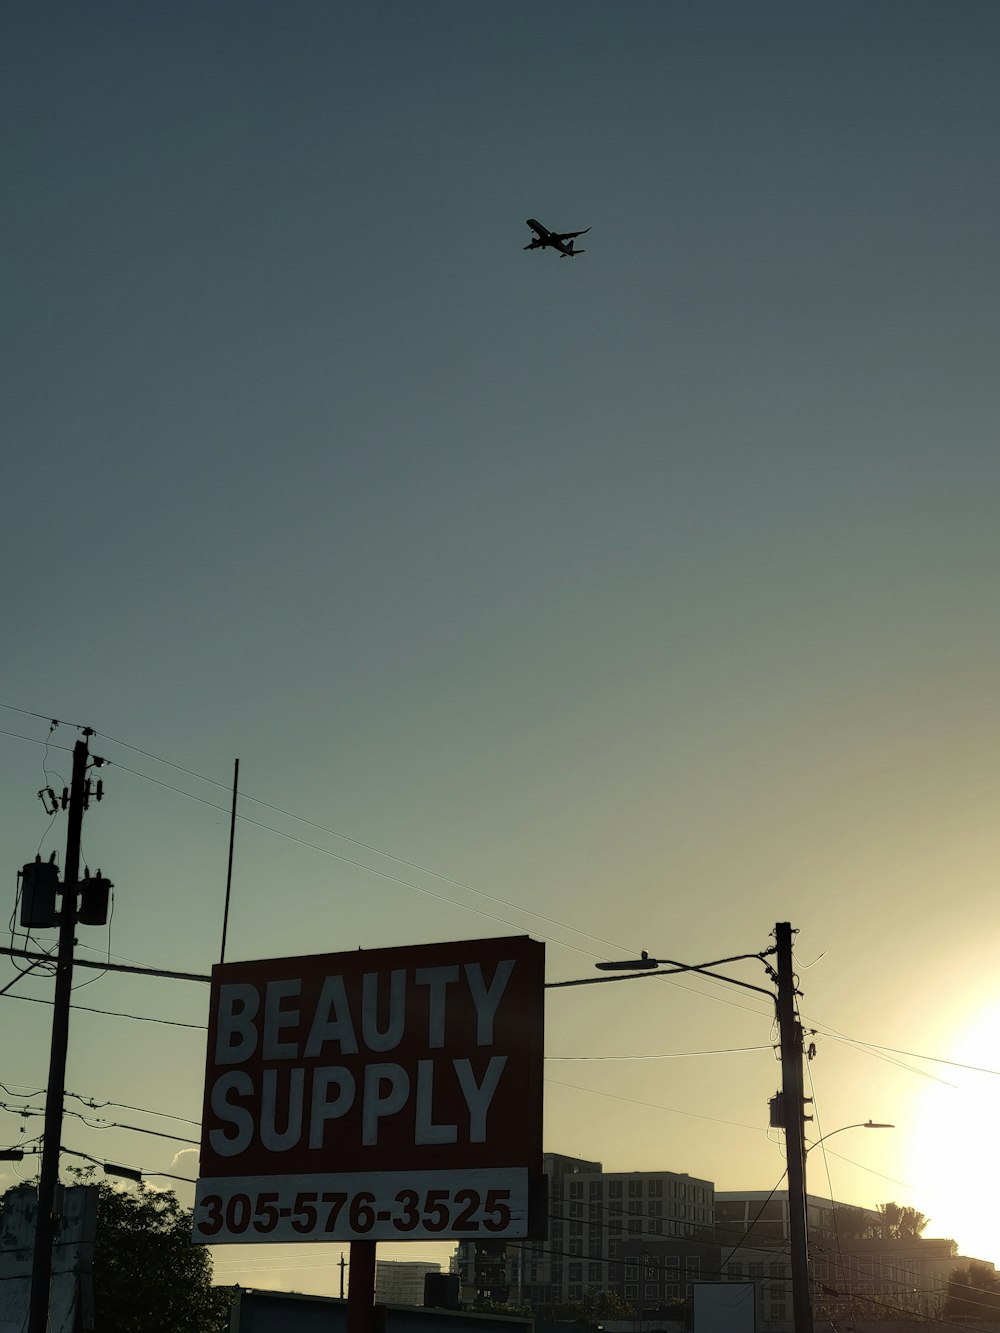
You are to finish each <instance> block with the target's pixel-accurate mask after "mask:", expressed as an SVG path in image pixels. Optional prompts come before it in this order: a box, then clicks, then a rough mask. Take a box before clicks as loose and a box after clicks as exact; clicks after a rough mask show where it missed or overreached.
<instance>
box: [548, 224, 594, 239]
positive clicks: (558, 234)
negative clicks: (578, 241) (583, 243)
mask: <svg viewBox="0 0 1000 1333" xmlns="http://www.w3.org/2000/svg"><path fill="white" fill-rule="evenodd" d="M588 231H590V228H589V227H584V229H583V231H554V232H551V233H550V235H552V236H554V237H555V238H556V240H557V241H571V240H572V239H573V237H574V236H586V234H587V232H588Z"/></svg>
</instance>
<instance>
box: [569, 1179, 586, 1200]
mask: <svg viewBox="0 0 1000 1333" xmlns="http://www.w3.org/2000/svg"><path fill="white" fill-rule="evenodd" d="M569 1197H570V1198H571V1199H582V1198H583V1181H582V1180H571V1181H570V1182H569Z"/></svg>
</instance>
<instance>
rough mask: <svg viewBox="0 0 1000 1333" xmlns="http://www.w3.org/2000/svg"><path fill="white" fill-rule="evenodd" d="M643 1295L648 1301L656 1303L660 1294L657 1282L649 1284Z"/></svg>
mask: <svg viewBox="0 0 1000 1333" xmlns="http://www.w3.org/2000/svg"><path fill="white" fill-rule="evenodd" d="M643 1293H644V1295H645V1298H646V1300H647V1301H655V1300H656V1298H657V1296H659V1294H660V1289H659V1287H658V1286H657V1285H656V1283H655V1282H647V1283H646V1285H645V1287H643Z"/></svg>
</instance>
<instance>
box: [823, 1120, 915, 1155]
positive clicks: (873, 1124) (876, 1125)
mask: <svg viewBox="0 0 1000 1333" xmlns="http://www.w3.org/2000/svg"><path fill="white" fill-rule="evenodd" d="M895 1128H896V1126H895V1125H888V1124H885V1123H884V1122H882V1121H879V1120H862V1121H860V1122H859V1123H858V1124H856V1125H841V1127H840V1128H839V1129H831V1130H830V1132H829V1134H824V1135H823V1136H822V1137H821V1138H818V1139H817V1140H816V1142H815V1143H810V1144H808V1145H807V1147H806V1152H807V1153H808V1152H812V1150H813V1148H818V1147H819V1145H820V1144H821V1143H822V1142H823V1140H824V1139H832V1138H833V1136H834V1134H843V1132H844V1130H845V1129H895Z"/></svg>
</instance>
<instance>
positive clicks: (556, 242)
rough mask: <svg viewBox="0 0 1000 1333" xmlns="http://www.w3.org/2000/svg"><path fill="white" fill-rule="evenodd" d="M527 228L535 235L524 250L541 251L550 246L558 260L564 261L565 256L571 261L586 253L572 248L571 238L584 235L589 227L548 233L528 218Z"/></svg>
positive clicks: (547, 230)
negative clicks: (557, 254)
mask: <svg viewBox="0 0 1000 1333" xmlns="http://www.w3.org/2000/svg"><path fill="white" fill-rule="evenodd" d="M528 226H529V227H530V228H531V230H532V231H533V232H534V233H535V235H534V236H533V237H532V239H531V243H530V245H526V246H525V247H524V248H525V250H542V249H544V248H545V246H547V245H548V246H551V247H552V249H553V250H558V251H559V255H560V258H562V259H565V258H566V257H567V256H568V257H569V258H570V259H573V258H574V257H575V256H576V255H582V254H585V253H586V251H584V250H575V249H574V248H573V238H574V236H584V235H586V233H587V232H588V231H590V228H589V227H584V229H583V231H549V229H548V228H547V227H543V226H542V224H541V223H540V222H536V221H535V219H534V218H528ZM567 241H569V244H568V245H567V244H566V242H567Z"/></svg>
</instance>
